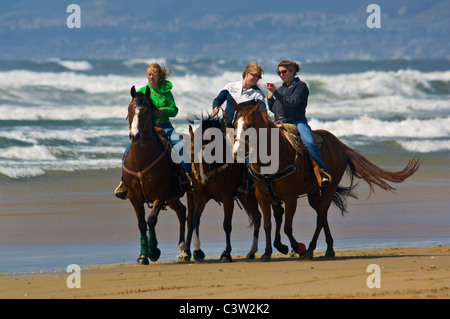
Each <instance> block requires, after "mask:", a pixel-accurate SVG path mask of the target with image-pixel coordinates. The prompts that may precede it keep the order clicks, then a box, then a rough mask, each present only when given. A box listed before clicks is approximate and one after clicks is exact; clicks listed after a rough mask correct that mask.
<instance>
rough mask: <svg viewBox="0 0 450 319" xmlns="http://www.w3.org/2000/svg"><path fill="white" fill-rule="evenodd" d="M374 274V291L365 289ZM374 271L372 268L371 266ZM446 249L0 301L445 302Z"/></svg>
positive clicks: (224, 266) (115, 268)
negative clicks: (297, 300)
mask: <svg viewBox="0 0 450 319" xmlns="http://www.w3.org/2000/svg"><path fill="white" fill-rule="evenodd" d="M371 265H375V266H376V267H379V268H378V269H379V273H378V274H379V283H380V287H379V288H377V287H374V286H372V287H370V286H371V285H372V278H371V277H370V276H373V275H374V274H375V271H373V270H371V269H372V268H369V266H371ZM372 267H373V266H372ZM449 270H450V246H437V247H425V248H389V249H373V250H362V251H356V250H350V251H337V252H336V257H335V258H325V257H323V253H318V254H316V257H315V258H314V259H313V260H300V259H298V258H297V257H290V256H286V255H281V254H278V255H275V256H274V257H273V258H272V261H270V262H267V263H261V262H258V261H245V260H244V259H243V257H242V256H241V257H238V258H235V260H234V262H232V263H220V262H219V261H218V260H213V259H209V260H206V261H205V262H203V263H177V262H157V263H152V264H151V265H148V266H142V265H104V266H103V267H100V266H98V267H92V268H85V269H81V270H80V281H79V282H80V288H69V287H68V284H67V282H68V281H69V279H70V278H69V277H70V276H71V275H72V272H70V271H69V272H67V273H66V272H63V273H49V274H32V275H25V276H1V277H0V287H1V288H0V298H2V299H73V298H74V299H91V298H92V299H116V298H120V299H128V298H132V299H231V300H233V299H298V298H307V299H316V298H331V299H334V298H350V299H351V298H356V299H386V298H395V299H397V298H402V299H405V298H407V299H417V298H420V299H423V298H426V299H428V298H437V299H447V298H449V297H450V277H449V273H450V272H449Z"/></svg>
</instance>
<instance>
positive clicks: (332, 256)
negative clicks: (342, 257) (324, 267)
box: [325, 250, 336, 258]
mask: <svg viewBox="0 0 450 319" xmlns="http://www.w3.org/2000/svg"><path fill="white" fill-rule="evenodd" d="M335 255H336V254H335V253H334V250H327V251H326V252H325V257H327V258H334V256H335Z"/></svg>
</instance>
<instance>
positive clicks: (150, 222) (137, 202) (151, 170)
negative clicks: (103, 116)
mask: <svg viewBox="0 0 450 319" xmlns="http://www.w3.org/2000/svg"><path fill="white" fill-rule="evenodd" d="M149 96H150V92H149V90H148V88H147V90H146V92H145V94H142V93H139V92H136V89H135V87H134V86H133V87H132V88H131V97H132V100H131V102H130V104H129V106H128V121H129V125H130V134H129V136H130V140H131V147H130V150H129V152H128V154H127V156H126V157H125V159H124V162H123V171H122V174H123V183H124V184H125V186H126V188H127V190H128V198H129V199H130V202H131V204H132V205H133V207H134V210H135V212H136V216H137V219H138V227H139V231H140V233H141V238H140V242H141V252H140V255H139V258H138V260H137V262H138V263H140V264H144V265H148V263H149V261H148V258H150V260H151V261H156V260H158V258H159V256H160V254H161V251H160V250H159V249H158V247H157V246H158V241H157V239H156V232H155V226H156V223H157V220H158V214H159V212H160V211H161V209H164V208H165V206H166V205H168V206H169V207H170V208H172V209H173V210H174V211H175V212H176V214H177V217H178V219H179V222H180V228H179V232H180V237H179V247H180V249H181V250H183V249H184V236H185V226H186V207H185V206H184V205H183V204H182V203H181V201H180V198H181V196H183V195H184V192H183V191H182V190H181V188H180V184H179V178H178V173H177V172H178V171H177V169H176V167H175V164H174V163H173V162H172V159H171V156H170V147H169V144H168V141H167V140H165V139H163V138H160V136H159V135H158V134H157V131H156V129H155V127H154V125H153V115H152V112H154V111H155V109H156V108H155V105H154V104H153V103H152V101H151V100H150V97H149ZM144 204H147V205H148V206H149V207H150V204H153V207H152V210H151V213H150V215H149V217H148V219H147V221H146V220H145V207H144ZM147 229H148V236H147Z"/></svg>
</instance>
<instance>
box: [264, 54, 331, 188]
mask: <svg viewBox="0 0 450 319" xmlns="http://www.w3.org/2000/svg"><path fill="white" fill-rule="evenodd" d="M299 71H300V65H299V64H298V63H296V62H292V61H281V62H280V63H279V64H278V75H279V76H280V78H281V80H282V81H283V84H282V86H281V87H280V88H279V89H277V88H276V87H275V86H269V85H266V87H267V89H268V90H269V94H268V95H267V99H268V104H269V109H270V110H271V111H272V112H273V113H274V114H275V120H279V119H282V122H284V123H291V124H295V125H296V126H297V129H298V132H299V134H300V138H301V139H302V142H303V144H305V146H306V149H307V150H308V152H309V154H310V155H311V157H312V158H313V160H314V161H315V162H316V163H317V165H319V168H320V175H321V178H322V186H325V185H326V184H328V183H330V182H331V175H330V174H329V172H328V170H327V168H326V167H325V164H324V163H323V160H322V157H321V156H320V152H319V148H318V147H317V145H316V143H315V142H314V139H313V137H312V134H311V128H310V127H309V125H308V121H307V120H306V116H305V113H306V106H307V105H308V96H309V90H308V86H307V85H306V83H305V82H303V81H301V80H300V78H299V77H296V75H297V72H299Z"/></svg>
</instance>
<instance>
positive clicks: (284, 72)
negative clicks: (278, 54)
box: [278, 70, 288, 75]
mask: <svg viewBox="0 0 450 319" xmlns="http://www.w3.org/2000/svg"><path fill="white" fill-rule="evenodd" d="M287 72H288V70H282V71H278V75H281V74H286V73H287Z"/></svg>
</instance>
